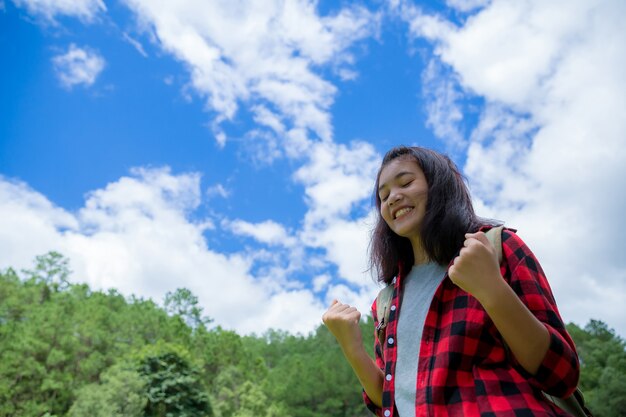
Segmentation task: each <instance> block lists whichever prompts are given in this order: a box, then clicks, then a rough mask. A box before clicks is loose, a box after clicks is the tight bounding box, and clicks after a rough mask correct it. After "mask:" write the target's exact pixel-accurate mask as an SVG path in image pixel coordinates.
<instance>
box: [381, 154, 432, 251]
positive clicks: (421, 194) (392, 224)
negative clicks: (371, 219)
mask: <svg viewBox="0 0 626 417" xmlns="http://www.w3.org/2000/svg"><path fill="white" fill-rule="evenodd" d="M378 184H379V186H378V198H379V199H380V214H381V216H382V218H383V220H385V223H387V225H388V226H389V228H390V229H391V230H392V231H393V232H394V233H396V234H397V235H399V236H402V237H406V238H409V239H410V240H411V242H413V243H414V242H416V241H418V240H419V231H420V226H421V224H422V220H423V219H424V215H425V214H426V202H427V200H428V183H427V181H426V177H425V176H424V172H423V171H422V169H421V168H420V167H419V165H418V164H417V162H416V161H415V159H413V158H411V157H398V158H396V159H394V160H392V161H391V162H389V163H388V164H387V165H385V166H384V167H383V169H382V170H381V172H380V177H379V179H378Z"/></svg>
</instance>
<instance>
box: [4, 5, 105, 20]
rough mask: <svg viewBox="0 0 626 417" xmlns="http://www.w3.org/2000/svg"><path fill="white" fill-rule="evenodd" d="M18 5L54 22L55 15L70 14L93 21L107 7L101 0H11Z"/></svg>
mask: <svg viewBox="0 0 626 417" xmlns="http://www.w3.org/2000/svg"><path fill="white" fill-rule="evenodd" d="M13 3H15V5H16V6H18V7H25V8H26V10H28V13H30V14H31V15H34V16H41V17H43V18H44V19H46V20H47V21H48V22H52V23H55V17H58V16H71V17H76V18H78V19H80V20H82V21H84V22H91V21H93V20H94V19H95V18H96V17H97V16H98V14H99V13H101V12H106V10H107V8H106V6H105V4H104V2H103V1H102V0H13Z"/></svg>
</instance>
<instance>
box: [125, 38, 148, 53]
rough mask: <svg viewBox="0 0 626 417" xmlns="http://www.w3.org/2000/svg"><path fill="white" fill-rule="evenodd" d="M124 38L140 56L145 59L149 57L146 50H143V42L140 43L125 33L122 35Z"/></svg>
mask: <svg viewBox="0 0 626 417" xmlns="http://www.w3.org/2000/svg"><path fill="white" fill-rule="evenodd" d="M122 37H123V38H124V40H125V41H126V42H128V43H129V44H131V45H132V46H133V48H135V49H136V50H137V52H139V54H140V55H141V56H143V57H144V58H147V57H148V53H147V52H146V50H145V49H144V48H143V45H142V44H141V42H139V41H138V40H137V39H135V38H133V37H131V36H130V35H129V34H128V33H126V32H124V33H122Z"/></svg>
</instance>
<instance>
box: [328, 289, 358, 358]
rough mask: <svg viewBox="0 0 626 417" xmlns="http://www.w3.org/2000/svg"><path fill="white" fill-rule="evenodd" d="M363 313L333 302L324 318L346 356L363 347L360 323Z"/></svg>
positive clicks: (335, 301) (346, 305)
mask: <svg viewBox="0 0 626 417" xmlns="http://www.w3.org/2000/svg"><path fill="white" fill-rule="evenodd" d="M360 320H361V313H360V312H359V310H357V309H356V308H355V307H351V306H349V305H348V304H342V303H340V302H339V301H337V300H333V302H332V304H331V305H330V307H328V310H326V312H325V313H324V315H323V316H322V321H323V322H324V324H325V325H326V327H328V330H330V332H331V333H332V334H333V336H335V339H337V342H338V343H339V345H340V346H341V349H342V350H343V351H344V353H345V354H346V355H349V354H350V353H352V352H355V351H356V350H358V349H360V348H361V347H362V346H363V338H362V337H361V328H360V327H359V321H360Z"/></svg>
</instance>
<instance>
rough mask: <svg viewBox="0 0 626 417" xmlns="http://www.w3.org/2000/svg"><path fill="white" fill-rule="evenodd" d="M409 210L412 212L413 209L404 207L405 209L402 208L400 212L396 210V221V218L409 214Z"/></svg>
mask: <svg viewBox="0 0 626 417" xmlns="http://www.w3.org/2000/svg"><path fill="white" fill-rule="evenodd" d="M411 210H413V209H412V208H410V207H405V208H402V209H400V210H398V211H397V212H396V217H395V218H396V219H397V218H398V217H400V216H402V215H403V214H406V213H408V212H409V211H411Z"/></svg>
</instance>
